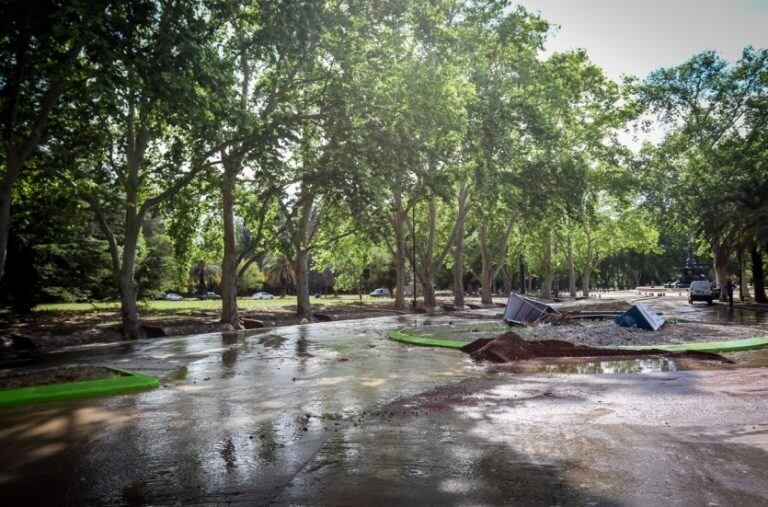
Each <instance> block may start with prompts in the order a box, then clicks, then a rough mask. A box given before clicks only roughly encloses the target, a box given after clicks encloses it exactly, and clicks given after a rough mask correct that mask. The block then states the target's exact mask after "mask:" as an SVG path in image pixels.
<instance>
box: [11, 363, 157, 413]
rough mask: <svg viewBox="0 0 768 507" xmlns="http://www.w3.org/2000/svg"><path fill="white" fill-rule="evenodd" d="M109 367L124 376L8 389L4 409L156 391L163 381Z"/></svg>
mask: <svg viewBox="0 0 768 507" xmlns="http://www.w3.org/2000/svg"><path fill="white" fill-rule="evenodd" d="M105 368H109V369H110V370H114V371H118V372H120V373H123V374H124V376H120V377H112V378H106V379H101V380H86V381H82V382H67V383H64V384H51V385H45V386H35V387H22V388H20V389H8V390H4V391H0V407H11V406H16V405H27V404H31V403H45V402H49V401H61V400H68V399H73V398H85V397H90V396H106V395H112V394H122V393H126V392H132V391H140V390H144V389H154V388H156V387H158V386H159V385H160V381H159V380H158V379H157V378H155V377H151V376H149V375H144V374H142V373H136V372H134V371H130V370H123V369H121V368H113V367H111V366H105Z"/></svg>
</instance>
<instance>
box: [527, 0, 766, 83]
mask: <svg viewBox="0 0 768 507" xmlns="http://www.w3.org/2000/svg"><path fill="white" fill-rule="evenodd" d="M518 3H520V4H521V5H523V6H524V7H525V8H526V9H529V10H531V11H533V12H536V11H539V12H540V13H541V15H542V16H543V17H544V18H545V19H547V20H548V21H550V22H551V23H553V24H555V25H560V29H559V30H557V31H556V32H555V33H554V34H553V36H552V37H550V38H549V39H548V40H547V45H546V47H547V52H548V53H549V52H554V51H566V50H569V49H574V48H584V49H586V50H587V52H588V53H589V57H590V59H591V60H592V61H593V62H595V63H596V64H597V65H599V66H601V67H602V68H603V69H604V70H605V72H606V74H607V75H608V77H610V78H612V79H619V78H620V77H621V75H622V74H632V75H635V76H637V77H639V78H644V77H645V76H646V75H647V74H648V72H650V71H652V70H654V69H656V68H659V67H671V66H674V65H677V64H679V63H680V62H682V61H685V60H686V59H687V58H689V57H690V55H692V54H696V53H700V52H702V51H705V50H714V51H717V52H718V53H719V54H720V56H722V57H723V58H725V59H726V60H729V61H736V60H738V59H739V57H740V56H741V52H742V50H743V49H744V47H745V46H748V45H751V46H754V47H756V48H764V47H767V46H768V0H727V1H726V0H643V1H631V0H578V1H569V0H521V1H520V2H518Z"/></svg>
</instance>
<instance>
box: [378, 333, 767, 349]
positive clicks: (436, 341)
mask: <svg viewBox="0 0 768 507" xmlns="http://www.w3.org/2000/svg"><path fill="white" fill-rule="evenodd" d="M389 337H390V338H391V339H392V340H395V341H398V342H402V343H407V344H409V345H423V346H426V347H444V348H448V349H460V348H462V347H463V346H464V345H467V343H470V342H463V341H459V340H446V339H444V338H427V337H424V336H417V335H412V334H409V333H406V332H404V331H392V332H390V333H389ZM764 347H768V335H766V336H762V337H760V338H745V339H743V340H730V341H724V342H698V343H672V344H668V345H634V346H633V345H614V346H607V347H599V348H605V349H621V350H636V351H643V350H664V351H667V352H687V351H691V352H712V353H717V352H740V351H743V350H755V349H762V348H764Z"/></svg>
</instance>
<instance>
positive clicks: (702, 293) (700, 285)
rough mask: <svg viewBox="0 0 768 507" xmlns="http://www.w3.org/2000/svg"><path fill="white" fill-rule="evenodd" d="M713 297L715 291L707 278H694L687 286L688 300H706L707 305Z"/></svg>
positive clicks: (691, 301) (690, 301)
mask: <svg viewBox="0 0 768 507" xmlns="http://www.w3.org/2000/svg"><path fill="white" fill-rule="evenodd" d="M714 299H715V293H714V291H713V290H712V284H710V283H709V280H694V281H693V282H691V286H690V287H689V288H688V302H689V303H690V304H693V302H694V301H706V302H707V304H708V305H711V304H712V301H713V300H714Z"/></svg>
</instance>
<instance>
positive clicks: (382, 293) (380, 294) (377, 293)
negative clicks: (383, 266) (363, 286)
mask: <svg viewBox="0 0 768 507" xmlns="http://www.w3.org/2000/svg"><path fill="white" fill-rule="evenodd" d="M369 296H371V297H374V298H388V297H390V294H389V289H387V288H386V287H379V288H378V289H376V290H374V291H373V292H371V293H370V294H369Z"/></svg>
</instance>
